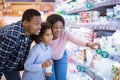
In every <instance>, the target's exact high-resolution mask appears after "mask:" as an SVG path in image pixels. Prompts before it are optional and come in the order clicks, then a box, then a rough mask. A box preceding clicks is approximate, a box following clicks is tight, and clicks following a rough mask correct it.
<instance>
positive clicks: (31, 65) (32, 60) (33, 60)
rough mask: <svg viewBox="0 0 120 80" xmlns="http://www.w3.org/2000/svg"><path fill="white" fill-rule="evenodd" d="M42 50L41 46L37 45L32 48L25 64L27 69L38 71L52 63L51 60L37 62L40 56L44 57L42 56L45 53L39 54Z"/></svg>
mask: <svg viewBox="0 0 120 80" xmlns="http://www.w3.org/2000/svg"><path fill="white" fill-rule="evenodd" d="M40 52H41V51H40V48H39V47H37V46H34V47H33V48H32V49H31V51H30V53H29V55H28V57H27V60H26V62H25V64H24V68H25V70H28V71H31V72H36V71H41V70H42V68H46V67H48V66H50V65H52V62H51V61H46V62H44V63H40V62H37V58H38V57H41V58H43V57H42V54H43V53H41V55H39V54H40Z"/></svg>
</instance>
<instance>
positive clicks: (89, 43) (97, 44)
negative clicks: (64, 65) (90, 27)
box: [86, 42, 100, 49]
mask: <svg viewBox="0 0 120 80" xmlns="http://www.w3.org/2000/svg"><path fill="white" fill-rule="evenodd" d="M86 46H87V47H89V48H91V49H100V44H99V43H93V42H88V43H86Z"/></svg>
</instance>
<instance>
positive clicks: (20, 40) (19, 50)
mask: <svg viewBox="0 0 120 80" xmlns="http://www.w3.org/2000/svg"><path fill="white" fill-rule="evenodd" d="M31 43H32V37H31V36H25V32H24V27H23V26H22V22H21V21H18V22H17V23H13V24H11V25H7V26H5V27H2V28H0V72H2V71H11V70H22V69H23V66H24V65H23V64H24V62H25V59H26V57H27V55H28V53H29V50H30V45H31Z"/></svg>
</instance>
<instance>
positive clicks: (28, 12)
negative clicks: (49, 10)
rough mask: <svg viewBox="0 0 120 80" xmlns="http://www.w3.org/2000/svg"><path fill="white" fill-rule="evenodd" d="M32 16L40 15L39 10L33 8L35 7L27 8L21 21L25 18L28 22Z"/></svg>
mask: <svg viewBox="0 0 120 80" xmlns="http://www.w3.org/2000/svg"><path fill="white" fill-rule="evenodd" d="M34 16H41V14H40V12H39V11H37V10H35V9H27V10H26V11H25V12H24V13H23V16H22V22H23V21H24V20H27V21H28V22H30V20H31V18H33V17H34Z"/></svg>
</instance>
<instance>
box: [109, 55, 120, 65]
mask: <svg viewBox="0 0 120 80" xmlns="http://www.w3.org/2000/svg"><path fill="white" fill-rule="evenodd" d="M108 58H109V59H111V60H113V61H116V62H118V63H120V56H117V55H113V54H109V57H108Z"/></svg>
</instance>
